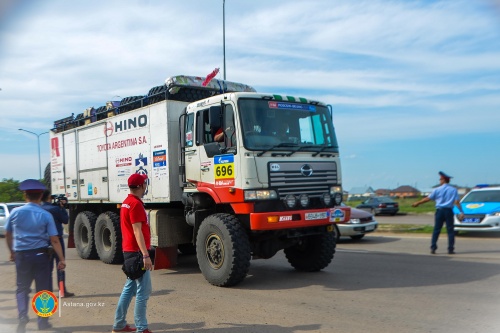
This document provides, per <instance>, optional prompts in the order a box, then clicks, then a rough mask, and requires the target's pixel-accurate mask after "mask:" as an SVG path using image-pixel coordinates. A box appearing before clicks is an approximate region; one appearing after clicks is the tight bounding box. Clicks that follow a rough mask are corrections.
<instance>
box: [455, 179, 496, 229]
mask: <svg viewBox="0 0 500 333" xmlns="http://www.w3.org/2000/svg"><path fill="white" fill-rule="evenodd" d="M460 203H461V204H462V209H463V211H464V218H463V220H462V221H459V220H458V218H457V216H458V215H457V214H458V213H459V211H458V209H457V208H456V207H455V208H454V210H453V211H454V213H455V231H500V187H483V188H476V189H473V190H471V191H470V192H469V193H467V194H466V195H465V196H464V197H463V198H462V200H461V201H460Z"/></svg>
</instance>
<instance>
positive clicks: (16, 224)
mask: <svg viewBox="0 0 500 333" xmlns="http://www.w3.org/2000/svg"><path fill="white" fill-rule="evenodd" d="M21 185H23V183H21ZM40 185H42V186H43V184H41V183H40ZM19 188H20V189H21V190H30V189H31V188H24V189H23V187H22V186H20V187H19ZM5 230H6V231H7V232H9V233H12V235H13V250H14V252H15V262H16V275H17V277H16V282H17V290H16V299H17V308H18V315H19V321H20V323H24V325H25V323H26V322H27V321H28V309H30V308H31V306H30V300H29V294H30V292H31V289H30V287H31V283H32V282H33V280H35V286H36V291H37V292H38V291H41V290H51V281H50V280H51V265H50V260H51V257H50V255H49V253H48V247H49V244H50V236H57V229H56V226H55V223H54V219H53V218H52V215H50V214H49V213H48V212H47V211H45V210H44V209H43V208H42V207H41V206H40V205H37V204H35V203H31V202H29V203H27V204H26V205H24V206H21V207H18V208H15V209H14V210H13V211H12V214H11V215H10V216H9V218H8V219H7V222H6V224H5ZM47 327H50V325H49V323H48V318H42V317H38V328H39V329H44V328H47Z"/></svg>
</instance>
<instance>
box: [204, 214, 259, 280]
mask: <svg viewBox="0 0 500 333" xmlns="http://www.w3.org/2000/svg"><path fill="white" fill-rule="evenodd" d="M250 251H251V250H250V242H249V240H248V236H247V234H246V232H245V230H244V229H243V227H242V226H241V224H240V221H239V220H238V219H237V218H236V217H235V216H233V215H229V214H214V215H211V216H209V217H207V218H206V219H204V220H203V222H202V223H201V226H200V228H199V230H198V234H197V237H196V256H197V259H198V265H199V266H200V270H201V272H202V273H203V276H204V277H205V279H206V280H207V281H208V282H209V283H211V284H213V285H214V286H219V287H230V286H234V285H236V284H238V283H239V282H241V281H242V280H243V279H244V278H245V277H246V275H247V273H248V269H249V268H250Z"/></svg>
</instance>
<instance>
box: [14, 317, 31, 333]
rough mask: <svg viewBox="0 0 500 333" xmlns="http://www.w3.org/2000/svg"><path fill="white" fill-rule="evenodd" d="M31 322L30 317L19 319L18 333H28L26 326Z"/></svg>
mask: <svg viewBox="0 0 500 333" xmlns="http://www.w3.org/2000/svg"><path fill="white" fill-rule="evenodd" d="M29 321H30V319H29V318H28V317H21V318H19V325H17V331H16V332H17V333H25V332H26V324H27V323H28V322H29Z"/></svg>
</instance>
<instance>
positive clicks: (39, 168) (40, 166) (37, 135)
mask: <svg viewBox="0 0 500 333" xmlns="http://www.w3.org/2000/svg"><path fill="white" fill-rule="evenodd" d="M19 130H20V131H23V132H27V133H30V134H33V135H35V136H36V139H37V142H38V179H42V158H41V157H40V135H42V134H47V133H49V132H43V133H40V134H37V133H34V132H31V131H27V130H25V129H22V128H19Z"/></svg>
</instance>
